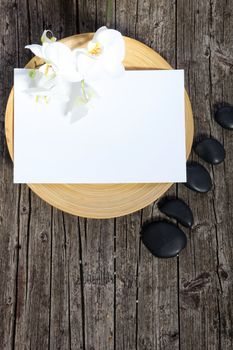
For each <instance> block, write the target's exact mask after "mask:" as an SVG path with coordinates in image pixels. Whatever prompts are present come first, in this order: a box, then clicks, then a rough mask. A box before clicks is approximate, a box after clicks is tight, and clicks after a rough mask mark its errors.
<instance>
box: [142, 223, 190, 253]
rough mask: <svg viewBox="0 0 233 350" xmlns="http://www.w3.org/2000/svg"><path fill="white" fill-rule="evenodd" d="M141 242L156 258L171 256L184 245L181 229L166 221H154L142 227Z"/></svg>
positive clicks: (184, 239)
mask: <svg viewBox="0 0 233 350" xmlns="http://www.w3.org/2000/svg"><path fill="white" fill-rule="evenodd" d="M141 235H142V242H143V243H144V244H145V246H146V247H147V249H149V251H150V252H151V253H152V254H153V255H155V256H157V257H158V258H172V257H174V256H176V255H177V254H179V252H180V251H181V250H182V249H183V248H184V247H185V246H186V244H187V238H186V236H185V234H184V232H183V231H182V230H180V229H179V228H178V227H177V226H175V225H173V224H171V223H169V222H166V221H154V222H151V223H149V224H147V225H145V226H144V227H143V228H142V232H141Z"/></svg>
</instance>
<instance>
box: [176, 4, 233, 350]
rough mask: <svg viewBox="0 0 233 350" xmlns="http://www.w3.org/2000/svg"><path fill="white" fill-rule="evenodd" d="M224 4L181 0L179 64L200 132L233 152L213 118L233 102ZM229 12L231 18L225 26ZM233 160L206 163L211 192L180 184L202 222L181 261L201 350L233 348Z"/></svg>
mask: <svg viewBox="0 0 233 350" xmlns="http://www.w3.org/2000/svg"><path fill="white" fill-rule="evenodd" d="M223 7H224V1H223V2H217V1H211V2H202V1H198V2H192V1H185V2H183V1H179V2H178V9H177V14H178V15H177V18H179V19H180V21H178V22H177V23H178V26H177V62H178V66H179V67H184V66H185V68H186V69H187V70H186V73H187V75H186V77H187V83H188V86H189V90H190V93H191V100H192V102H193V109H194V115H195V116H196V133H197V134H207V135H213V136H214V137H216V138H217V139H219V140H220V141H223V137H224V143H225V146H226V149H227V150H228V151H229V149H230V148H229V147H230V146H232V140H230V137H229V135H228V134H227V132H222V129H221V128H220V127H219V126H217V124H216V123H215V122H214V119H213V110H214V108H213V106H214V104H215V103H216V102H219V101H222V100H225V98H226V99H227V100H228V101H229V102H231V103H232V102H233V101H232V97H230V96H229V95H228V92H227V91H229V90H230V89H232V82H231V80H230V78H229V77H228V75H227V74H226V72H225V73H223V71H222V68H223V66H222V65H224V63H221V59H222V60H223V61H222V62H224V59H226V60H227V59H229V56H228V55H229V53H228V55H226V54H222V55H221V54H220V56H217V55H218V52H219V45H220V43H221V42H223V40H224V38H225V37H226V39H227V47H228V50H229V48H230V47H231V46H232V41H233V40H232V39H231V44H230V40H229V36H228V34H225V33H228V31H229V30H230V26H231V24H230V18H232V9H233V8H232V4H231V5H230V4H229V5H228V8H227V10H226V8H224V12H223ZM225 11H226V12H227V13H228V19H229V21H228V22H227V23H226V27H225V28H224V26H225V22H224V21H225V13H226V12H225ZM185 19H187V20H185ZM226 28H227V30H226ZM220 52H221V49H220ZM219 59H220V60H219ZM225 68H226V66H225ZM224 86H226V90H225V89H224ZM200 87H201V89H200ZM194 159H197V157H194ZM230 161H231V162H232V154H231V153H230V152H229V153H228V157H227V160H226V162H225V164H221V165H219V166H217V167H214V168H212V167H210V166H207V165H206V164H204V162H201V163H202V164H203V165H204V166H205V167H206V168H208V170H209V171H210V173H211V176H212V178H213V181H214V190H213V191H212V192H211V193H209V194H208V195H205V196H202V195H200V194H194V193H191V192H190V191H188V190H186V189H184V188H183V187H179V194H180V195H181V196H182V197H183V198H184V199H185V200H186V201H188V202H189V204H190V206H191V207H192V209H193V212H194V216H195V222H196V224H195V226H194V228H193V229H192V231H191V232H188V231H187V234H188V237H189V240H188V247H187V249H186V250H185V251H184V253H183V254H182V259H180V293H179V294H180V327H181V335H180V336H181V348H182V349H193V347H194V344H195V349H231V348H232V334H231V331H230V329H232V298H231V295H232V275H231V273H229V271H230V270H231V268H230V266H231V263H232V237H231V235H230V234H229V232H230V230H232V220H231V218H232V210H231V209H230V206H228V203H230V202H229V201H230V199H232V198H230V196H231V193H232V191H231V189H232V179H231V176H230V173H231V172H232V170H231V169H232V163H230ZM223 179H224V180H223ZM231 206H232V204H231ZM226 257H227V258H226ZM226 308H227V309H228V311H227V310H226ZM187 334H189V336H187Z"/></svg>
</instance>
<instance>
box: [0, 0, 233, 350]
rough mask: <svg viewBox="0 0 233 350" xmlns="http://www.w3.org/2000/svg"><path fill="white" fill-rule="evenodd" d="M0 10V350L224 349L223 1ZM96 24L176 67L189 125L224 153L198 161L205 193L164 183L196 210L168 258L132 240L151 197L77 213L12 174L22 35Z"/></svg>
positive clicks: (227, 304)
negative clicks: (112, 212)
mask: <svg viewBox="0 0 233 350" xmlns="http://www.w3.org/2000/svg"><path fill="white" fill-rule="evenodd" d="M0 13H1V18H0V82H1V86H0V91H1V95H0V102H1V148H0V150H1V153H0V157H1V160H0V178H1V183H0V237H1V240H0V282H1V283H0V315H1V319H0V349H1V350H2V349H7V350H8V349H19V350H21V349H33V350H34V349H39V350H44V349H62V350H66V349H75V350H76V349H86V350H91V349H92V350H94V349H95V350H99V349H100V350H105V349H107V350H111V349H119V350H121V349H130V350H131V349H139V350H150V349H151V350H154V349H155V350H156V349H166V350H169V349H172V350H175V349H181V350H189V349H195V350H199V349H200V350H204V349H210V350H215V349H219V350H225V349H227V350H228V349H232V348H233V331H232V329H233V324H232V323H233V298H232V295H233V290H232V289H233V285H232V281H233V272H232V270H233V269H232V267H233V234H232V231H233V210H232V208H233V176H232V169H233V151H232V150H233V137H232V135H233V134H232V133H231V132H229V131H225V130H222V129H221V128H220V127H219V126H218V125H217V124H216V123H215V122H214V120H213V111H214V105H215V104H216V103H219V102H222V101H226V102H229V103H233V92H232V91H233V79H232V71H233V68H232V67H233V58H232V57H233V36H232V32H233V3H232V1H229V0H228V1H227V0H211V1H201V0H196V1H193V0H185V1H184V0H174V1H173V0H144V1H142V0H121V1H117V0H115V2H114V1H108V6H107V10H106V2H105V1H104V0H103V1H100V0H99V1H96V0H86V1H84V0H82V1H81V0H79V1H78V0H77V1H75V0H66V1H64V0H63V1H62V0H60V1H55V0H50V1H48V0H37V1H31V0H27V1H26V0H25V1H23V0H22V1H19V0H16V1H8V0H0ZM106 22H107V24H108V25H110V26H112V27H116V28H117V29H118V30H120V31H121V32H122V33H123V34H124V35H127V36H131V37H135V38H136V39H138V40H140V41H142V42H144V43H145V44H147V45H149V46H151V47H152V48H154V49H156V50H157V51H158V52H159V53H161V55H162V56H164V57H165V58H166V59H167V60H168V62H169V63H170V64H171V65H173V66H174V67H178V68H184V69H185V71H186V87H187V89H188V91H189V94H190V97H191V101H192V106H193V111H194V117H195V130H196V133H197V134H200V133H202V134H207V135H210V134H211V135H212V136H214V137H216V138H217V139H219V140H220V141H221V142H223V143H224V145H225V148H226V151H227V157H226V160H225V163H224V164H221V165H219V166H216V167H214V168H212V167H211V166H208V165H206V164H205V166H206V167H207V168H208V170H209V171H210V173H211V176H212V178H213V181H214V184H215V186H214V189H213V191H212V192H210V193H208V194H207V195H201V194H195V193H193V192H190V191H188V190H187V189H186V188H185V187H184V186H182V185H179V186H173V187H172V189H171V190H170V191H169V193H170V194H173V195H179V196H180V197H181V198H183V199H184V200H186V201H187V202H188V203H189V204H190V206H191V207H192V209H193V212H194V216H195V225H194V227H193V229H192V231H189V230H186V233H187V236H188V246H187V248H186V249H185V250H184V251H183V252H182V253H181V254H180V256H179V257H178V258H175V259H171V260H158V259H156V258H153V257H152V255H151V254H150V253H149V252H148V251H147V249H146V248H145V247H144V246H143V245H142V244H141V242H140V235H139V233H140V228H141V225H142V224H143V223H144V222H145V221H146V220H148V219H150V218H152V217H158V216H159V215H160V214H159V213H158V210H157V206H156V204H153V205H151V206H149V207H147V208H146V209H144V210H142V211H140V212H137V213H135V214H132V215H129V216H126V217H122V218H118V219H115V220H104V221H101V220H99V221H98V220H89V219H88V220H85V219H80V218H77V217H75V216H71V215H68V214H63V213H62V212H60V211H58V210H56V209H53V208H52V207H50V206H49V205H48V204H46V203H45V202H43V201H42V200H40V199H39V198H38V197H37V196H36V195H34V194H33V193H32V192H30V190H29V189H28V188H27V187H26V186H16V185H13V183H12V163H11V160H10V157H9V155H8V152H7V147H6V142H5V138H4V114H5V105H6V100H7V97H8V94H9V91H10V87H11V85H12V83H13V81H12V77H13V71H12V69H13V67H23V66H24V64H25V63H26V62H27V61H28V59H29V58H30V57H31V56H29V55H30V54H29V53H28V51H27V50H24V45H25V44H27V43H29V42H37V41H38V38H39V37H40V34H41V32H42V30H43V29H44V28H51V29H52V30H53V31H54V34H56V35H57V36H58V37H65V36H69V35H72V34H75V33H79V32H91V31H94V30H95V29H97V28H98V27H99V26H101V25H103V24H106ZM192 157H193V159H197V158H196V156H194V155H192ZM201 163H202V162H201Z"/></svg>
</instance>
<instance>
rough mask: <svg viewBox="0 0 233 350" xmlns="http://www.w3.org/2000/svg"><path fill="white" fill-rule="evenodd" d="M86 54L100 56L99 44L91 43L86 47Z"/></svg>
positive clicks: (100, 48)
mask: <svg viewBox="0 0 233 350" xmlns="http://www.w3.org/2000/svg"><path fill="white" fill-rule="evenodd" d="M88 46H89V47H88V53H89V54H90V55H92V56H98V55H100V54H101V52H102V47H101V44H100V43H99V42H96V43H92V42H90V43H89V45H88Z"/></svg>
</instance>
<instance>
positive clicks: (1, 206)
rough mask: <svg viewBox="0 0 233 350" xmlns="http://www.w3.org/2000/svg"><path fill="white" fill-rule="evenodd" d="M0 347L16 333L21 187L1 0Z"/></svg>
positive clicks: (11, 27)
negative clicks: (11, 148)
mask: <svg viewBox="0 0 233 350" xmlns="http://www.w3.org/2000/svg"><path fill="white" fill-rule="evenodd" d="M0 12H1V18H0V32H1V40H0V63H1V64H0V81H1V99H0V107H1V108H0V128H1V129H0V132H1V137H0V178H1V181H0V238H1V244H0V281H1V283H0V313H1V321H0V348H1V349H11V348H12V347H13V341H14V335H15V312H16V299H17V294H18V288H17V285H16V279H17V272H18V258H19V235H18V232H19V219H20V215H21V213H20V212H19V210H18V203H19V200H20V186H14V185H13V183H12V177H13V174H12V164H11V161H10V157H9V154H8V151H7V146H6V143H5V133H4V111H5V105H6V101H7V96H8V92H9V90H10V87H11V82H12V76H13V73H12V67H15V66H17V64H18V54H17V49H18V41H17V40H11V38H15V37H16V38H17V30H16V25H17V15H16V6H15V5H13V4H10V3H9V2H8V1H4V0H3V1H1V2H0Z"/></svg>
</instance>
